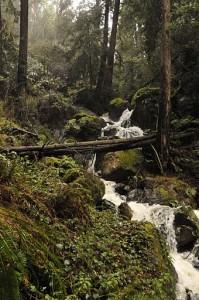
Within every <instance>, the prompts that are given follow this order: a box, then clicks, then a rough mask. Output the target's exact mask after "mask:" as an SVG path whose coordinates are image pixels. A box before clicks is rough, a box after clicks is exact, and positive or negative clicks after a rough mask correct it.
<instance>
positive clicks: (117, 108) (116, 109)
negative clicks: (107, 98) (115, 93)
mask: <svg viewBox="0 0 199 300" xmlns="http://www.w3.org/2000/svg"><path fill="white" fill-rule="evenodd" d="M127 108H129V109H130V108H131V105H130V103H129V102H128V101H126V100H124V99H122V98H115V99H113V100H111V102H110V104H109V116H110V118H111V119H112V120H113V121H117V120H118V119H119V118H120V117H121V115H122V113H123V111H124V110H125V109H127Z"/></svg>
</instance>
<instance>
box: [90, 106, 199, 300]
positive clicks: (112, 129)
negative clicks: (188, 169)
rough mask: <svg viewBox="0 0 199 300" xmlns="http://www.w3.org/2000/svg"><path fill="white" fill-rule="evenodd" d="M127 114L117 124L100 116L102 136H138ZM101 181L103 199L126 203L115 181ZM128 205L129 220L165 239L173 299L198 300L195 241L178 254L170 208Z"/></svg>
mask: <svg viewBox="0 0 199 300" xmlns="http://www.w3.org/2000/svg"><path fill="white" fill-rule="evenodd" d="M131 114H132V111H129V110H128V109H126V110H125V111H124V112H123V114H122V116H121V118H120V120H119V121H117V122H113V121H112V120H111V119H110V118H109V116H108V114H106V115H103V116H102V117H103V118H104V120H105V121H106V122H107V126H106V127H104V128H103V131H102V136H110V135H111V136H116V137H118V138H124V137H127V138H130V137H134V136H142V135H143V131H142V130H141V129H140V128H139V127H136V126H131V124H130V117H131ZM93 163H94V162H93ZM92 168H93V170H94V166H92ZM102 180H103V179H102ZM103 182H104V184H105V187H106V192H105V195H104V197H103V198H104V199H107V200H109V201H111V202H112V203H114V204H115V205H116V207H118V206H119V205H120V204H121V203H122V202H124V201H126V196H121V195H120V194H117V193H116V192H115V187H116V183H115V182H113V181H105V180H103ZM128 204H129V206H130V208H131V209H132V211H133V217H132V219H133V220H137V221H144V220H145V221H148V222H151V223H153V224H154V225H155V226H156V227H157V228H158V229H159V230H160V231H161V232H162V233H163V235H164V236H165V238H166V240H167V243H168V246H169V248H170V255H171V257H172V261H173V265H174V267H175V270H176V272H177V274H178V284H177V289H176V298H177V300H199V270H198V269H199V241H198V243H196V244H195V247H194V248H193V250H192V251H191V252H190V253H189V252H185V253H181V254H180V253H178V252H177V247H176V244H177V242H176V237H175V230H174V226H173V222H174V218H175V214H174V212H175V211H174V209H173V208H171V207H168V206H163V205H159V204H155V205H149V204H147V203H138V202H133V201H131V202H128ZM195 214H196V216H197V217H198V218H199V211H198V210H196V211H195Z"/></svg>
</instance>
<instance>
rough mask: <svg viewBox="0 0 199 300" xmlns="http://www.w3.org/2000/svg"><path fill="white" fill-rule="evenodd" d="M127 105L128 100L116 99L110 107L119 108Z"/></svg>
mask: <svg viewBox="0 0 199 300" xmlns="http://www.w3.org/2000/svg"><path fill="white" fill-rule="evenodd" d="M125 103H126V100H124V99H122V98H115V99H113V100H111V102H110V106H114V107H119V106H121V105H123V104H125Z"/></svg>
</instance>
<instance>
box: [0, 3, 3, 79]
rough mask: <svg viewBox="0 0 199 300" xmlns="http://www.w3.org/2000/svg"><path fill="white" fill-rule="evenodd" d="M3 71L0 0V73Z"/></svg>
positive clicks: (0, 8) (0, 9)
mask: <svg viewBox="0 0 199 300" xmlns="http://www.w3.org/2000/svg"><path fill="white" fill-rule="evenodd" d="M2 73H3V24H2V1H1V0H0V75H2Z"/></svg>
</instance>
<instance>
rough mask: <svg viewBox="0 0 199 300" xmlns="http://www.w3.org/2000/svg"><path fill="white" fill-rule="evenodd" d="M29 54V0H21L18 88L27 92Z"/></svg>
mask: <svg viewBox="0 0 199 300" xmlns="http://www.w3.org/2000/svg"><path fill="white" fill-rule="evenodd" d="M27 55H28V0H21V11H20V43H19V61H18V74H17V81H18V90H19V94H20V95H21V93H25V91H26V85H27Z"/></svg>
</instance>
